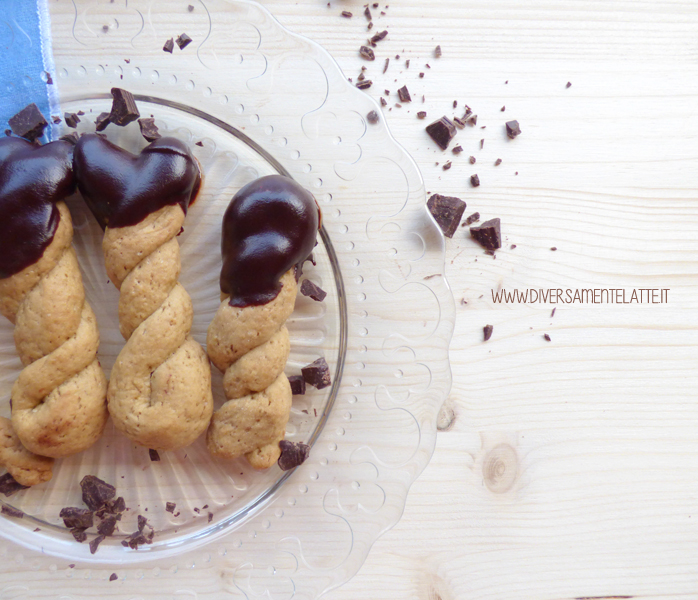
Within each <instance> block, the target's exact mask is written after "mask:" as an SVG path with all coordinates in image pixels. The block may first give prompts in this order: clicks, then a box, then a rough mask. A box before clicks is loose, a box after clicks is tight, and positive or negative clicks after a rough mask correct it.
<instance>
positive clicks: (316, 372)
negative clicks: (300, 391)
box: [301, 358, 332, 390]
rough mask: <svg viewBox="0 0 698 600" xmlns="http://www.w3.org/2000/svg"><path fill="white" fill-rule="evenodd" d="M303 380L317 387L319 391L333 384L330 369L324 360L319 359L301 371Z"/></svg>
mask: <svg viewBox="0 0 698 600" xmlns="http://www.w3.org/2000/svg"><path fill="white" fill-rule="evenodd" d="M301 373H303V379H305V382H306V383H309V384H310V385H312V386H314V387H316V388H317V389H318V390H321V389H322V388H326V387H327V386H328V385H330V384H331V383H332V380H331V378H330V367H329V366H328V364H327V361H326V360H325V359H324V358H318V359H317V360H316V361H314V362H312V363H310V364H309V365H308V366H306V367H303V368H302V369H301Z"/></svg>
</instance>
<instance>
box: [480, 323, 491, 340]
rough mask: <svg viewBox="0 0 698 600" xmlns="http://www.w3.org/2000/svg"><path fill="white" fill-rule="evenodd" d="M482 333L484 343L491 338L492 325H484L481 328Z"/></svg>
mask: <svg viewBox="0 0 698 600" xmlns="http://www.w3.org/2000/svg"><path fill="white" fill-rule="evenodd" d="M482 331H483V333H484V338H485V341H488V340H489V339H490V338H491V337H492V332H493V331H494V327H493V326H492V325H485V326H484V327H483V328H482Z"/></svg>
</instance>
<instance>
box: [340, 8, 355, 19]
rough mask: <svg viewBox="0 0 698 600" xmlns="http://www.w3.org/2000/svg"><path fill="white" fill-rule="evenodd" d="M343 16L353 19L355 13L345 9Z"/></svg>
mask: <svg viewBox="0 0 698 600" xmlns="http://www.w3.org/2000/svg"><path fill="white" fill-rule="evenodd" d="M342 16H343V17H344V18H346V19H351V18H352V17H353V16H354V15H353V14H352V13H350V12H349V11H348V10H343V11H342Z"/></svg>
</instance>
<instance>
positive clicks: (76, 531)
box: [70, 527, 87, 544]
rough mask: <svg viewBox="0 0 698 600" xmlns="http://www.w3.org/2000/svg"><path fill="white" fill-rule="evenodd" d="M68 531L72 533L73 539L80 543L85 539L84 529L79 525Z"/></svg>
mask: <svg viewBox="0 0 698 600" xmlns="http://www.w3.org/2000/svg"><path fill="white" fill-rule="evenodd" d="M70 533H72V534H73V537H74V538H75V541H76V542H80V543H81V544H82V543H83V542H84V541H85V540H86V539H87V533H85V530H84V529H81V528H79V527H75V528H73V529H71V530H70Z"/></svg>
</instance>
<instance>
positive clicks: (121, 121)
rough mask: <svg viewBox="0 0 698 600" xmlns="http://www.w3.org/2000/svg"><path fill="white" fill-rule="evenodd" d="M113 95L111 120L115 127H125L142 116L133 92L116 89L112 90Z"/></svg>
mask: <svg viewBox="0 0 698 600" xmlns="http://www.w3.org/2000/svg"><path fill="white" fill-rule="evenodd" d="M111 95H112V97H113V98H114V100H113V101H112V105H111V113H110V114H109V120H110V121H111V122H112V123H114V125H118V126H119V127H124V126H125V125H128V124H129V123H131V122H133V121H135V120H136V119H137V118H138V117H140V116H141V113H139V112H138V107H137V106H136V101H135V99H134V98H133V94H132V93H131V92H128V91H126V90H123V89H121V88H116V87H114V88H112V89H111Z"/></svg>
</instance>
